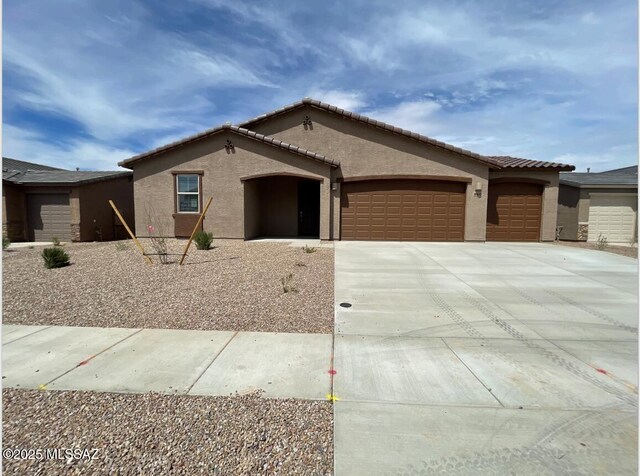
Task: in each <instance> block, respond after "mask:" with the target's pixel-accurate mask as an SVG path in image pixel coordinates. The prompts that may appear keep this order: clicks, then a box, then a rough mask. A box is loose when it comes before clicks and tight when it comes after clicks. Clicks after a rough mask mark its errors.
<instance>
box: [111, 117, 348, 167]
mask: <svg viewBox="0 0 640 476" xmlns="http://www.w3.org/2000/svg"><path fill="white" fill-rule="evenodd" d="M222 131H231V132H234V133H236V134H240V135H243V136H246V137H250V138H252V139H255V140H258V141H260V142H264V143H266V144H271V145H273V146H275V147H279V148H281V149H285V150H289V151H291V152H293V153H295V154H298V155H302V156H303V157H307V158H309V159H313V160H316V161H318V162H322V163H325V164H327V165H330V166H331V167H338V166H339V165H340V162H338V161H337V160H332V159H328V158H327V157H325V156H324V155H321V154H317V153H315V152H312V151H310V150H307V149H303V148H301V147H297V146H295V145H291V144H288V143H286V142H282V141H281V140H278V139H275V138H273V137H269V136H265V135H263V134H258V133H257V132H254V131H250V130H248V129H245V128H243V127H238V126H232V125H231V124H224V125H222V126H218V127H214V128H212V129H208V130H206V131H204V132H200V133H199V134H194V135H192V136H189V137H186V138H184V139H182V140H179V141H176V142H172V143H170V144H167V145H164V146H162V147H158V148H156V149H152V150H150V151H148V152H144V153H142V154H138V155H136V156H134V157H131V158H129V159H126V160H123V161H122V162H120V163H118V165H120V166H122V167H129V166H130V165H131V164H133V163H134V162H137V161H139V160H142V159H146V158H148V157H151V156H153V155H157V154H159V153H161V152H165V151H167V150H171V149H175V148H176V147H179V146H181V145H184V144H187V143H189V142H195V141H198V140H201V139H205V138H207V137H210V136H212V135H214V134H217V133H219V132H222Z"/></svg>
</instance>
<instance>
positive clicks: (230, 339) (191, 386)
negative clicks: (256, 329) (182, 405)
mask: <svg viewBox="0 0 640 476" xmlns="http://www.w3.org/2000/svg"><path fill="white" fill-rule="evenodd" d="M239 333H240V331H235V333H234V334H233V335H232V336H231V337H230V338H229V340H228V341H227V342H226V343H225V344H224V345H223V346H222V349H220V350H219V351H218V353H217V354H216V355H215V356H214V357H213V360H211V362H209V365H207V366H206V367H205V369H204V370H203V371H202V372H200V375H198V377H197V378H196V379H195V380H194V381H193V383H192V384H191V385H189V388H188V389H187V391H186V392H184V394H185V395H188V394H189V392H190V391H191V389H192V388H193V387H194V385H195V384H196V383H198V380H200V379H201V378H202V376H203V375H204V374H205V373H206V372H207V370H209V368H211V366H212V365H213V363H214V362H215V361H216V359H217V358H218V357H220V354H222V352H224V350H225V349H226V348H227V346H228V345H229V344H230V343H231V341H232V340H233V339H235V337H236V336H237V335H238V334H239Z"/></svg>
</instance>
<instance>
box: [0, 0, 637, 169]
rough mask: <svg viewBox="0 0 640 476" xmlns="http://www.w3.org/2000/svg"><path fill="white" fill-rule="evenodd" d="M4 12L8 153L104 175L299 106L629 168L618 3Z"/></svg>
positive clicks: (45, 6)
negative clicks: (150, 152) (130, 159)
mask: <svg viewBox="0 0 640 476" xmlns="http://www.w3.org/2000/svg"><path fill="white" fill-rule="evenodd" d="M4 16H5V31H4V38H3V41H4V44H3V53H4V104H5V106H4V120H5V122H7V123H9V124H11V125H12V126H10V129H9V131H10V133H9V134H5V141H4V146H5V149H9V150H13V151H22V152H24V153H28V154H34V156H38V157H44V158H45V159H46V160H48V159H47V158H48V157H49V158H51V160H53V159H55V160H59V159H60V157H61V156H59V155H57V154H58V153H62V152H66V153H70V154H72V159H73V160H72V161H76V157H78V158H79V157H81V155H83V154H81V152H82V147H81V146H82V145H83V144H84V145H85V146H89V145H92V146H93V147H94V150H93V151H88V152H92V153H93V152H95V153H102V154H104V157H108V159H104V160H103V159H100V160H101V162H99V163H101V164H105V163H111V162H110V161H112V160H113V162H112V165H111V166H112V167H113V166H115V160H116V159H115V157H116V156H118V155H119V154H120V153H121V152H126V151H135V152H140V151H142V150H145V149H148V148H151V147H154V146H157V145H159V144H161V143H162V141H163V140H165V139H167V138H170V139H174V138H179V137H181V136H183V135H189V134H192V133H194V132H197V131H199V130H202V129H205V128H208V127H212V126H214V125H217V124H220V123H222V122H224V121H227V120H230V121H240V120H243V119H246V118H249V117H253V116H255V115H258V114H261V113H264V112H266V111H269V110H272V109H274V108H277V107H280V106H282V105H284V104H289V103H291V102H294V101H296V100H299V99H300V98H302V97H304V96H311V97H314V98H317V99H320V100H322V101H325V102H328V103H331V104H335V105H336V106H339V107H342V108H344V109H348V110H354V111H357V112H361V113H363V114H366V115H368V116H371V117H373V118H376V119H380V120H383V121H385V122H389V123H392V124H394V125H397V126H400V127H403V128H407V129H410V130H416V131H417V132H420V133H423V134H426V135H428V136H432V137H434V138H437V139H440V140H445V141H449V142H452V143H453V144H455V145H459V146H462V147H466V148H469V149H471V150H474V151H477V152H480V153H486V154H511V155H521V156H526V157H530V158H535V159H545V160H551V159H557V158H558V157H564V158H565V159H566V160H569V161H574V162H575V163H576V165H578V166H579V167H580V168H584V166H585V165H584V164H590V165H589V166H592V167H599V166H601V165H598V164H603V163H610V164H611V166H612V167H613V166H621V165H625V164H627V163H632V162H635V161H636V160H637V157H636V155H637V154H636V146H635V144H636V141H637V118H636V116H637V78H638V71H637V41H636V38H637V21H636V18H637V4H636V3H634V2H631V1H630V0H611V1H610V2H606V3H602V2H598V1H595V0H585V1H584V2H504V1H501V0H493V1H492V2H490V3H488V4H486V3H483V4H479V3H478V2H472V1H468V0H460V1H457V2H441V3H433V2H427V3H425V2H421V1H418V0H409V1H408V2H406V3H403V5H402V7H398V5H396V4H392V3H389V2H386V1H383V0H368V1H366V2H365V1H364V0H354V1H351V2H348V3H346V4H344V5H341V7H340V8H339V9H338V8H335V6H334V5H332V4H329V3H326V4H318V3H314V2H278V1H277V0H264V1H261V2H235V1H232V0H189V1H186V2H180V3H171V4H165V3H153V4H152V3H148V2H147V1H146V0H137V1H125V0H113V1H110V2H99V1H98V0H68V1H65V2H56V3H47V2H44V3H43V2H35V0H22V1H20V2H11V3H10V4H7V5H5V11H4ZM355 19H357V21H354V20H355ZM34 25H37V28H34ZM60 122H63V123H64V127H63V126H60ZM11 127H13V128H14V129H11ZM15 128H19V131H20V132H17V131H16V129H15ZM25 134H26V135H25ZM29 134H31V135H29ZM47 148H52V149H55V151H56V152H55V153H49V152H48V151H47V150H46V149H47ZM18 158H20V157H18ZM22 158H24V159H25V160H33V157H28V156H23V157H22ZM602 166H604V165H602Z"/></svg>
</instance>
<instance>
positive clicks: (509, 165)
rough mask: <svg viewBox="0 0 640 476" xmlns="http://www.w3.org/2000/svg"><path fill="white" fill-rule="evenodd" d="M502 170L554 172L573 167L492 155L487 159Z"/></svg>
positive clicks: (557, 163) (572, 167) (572, 168)
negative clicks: (551, 170) (552, 170)
mask: <svg viewBox="0 0 640 476" xmlns="http://www.w3.org/2000/svg"><path fill="white" fill-rule="evenodd" d="M487 158H488V159H489V160H491V161H492V162H495V163H496V164H498V165H499V166H500V167H502V168H503V169H554V170H567V171H569V170H575V167H574V166H573V165H569V164H562V163H559V162H545V161H542V160H531V159H521V158H518V157H510V156H508V155H493V156H488V157H487Z"/></svg>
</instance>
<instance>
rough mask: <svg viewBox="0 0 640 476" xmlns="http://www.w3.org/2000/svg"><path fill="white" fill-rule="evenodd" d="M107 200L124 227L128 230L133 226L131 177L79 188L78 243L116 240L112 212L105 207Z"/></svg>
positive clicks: (109, 207) (108, 207)
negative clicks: (116, 208) (119, 214)
mask: <svg viewBox="0 0 640 476" xmlns="http://www.w3.org/2000/svg"><path fill="white" fill-rule="evenodd" d="M109 200H113V202H114V203H115V204H116V206H117V207H118V210H119V211H120V213H121V214H122V216H123V218H124V219H125V220H126V222H127V224H128V225H129V226H130V227H133V226H134V209H133V179H132V178H131V177H120V178H116V179H112V180H106V181H103V182H96V183H90V184H86V185H82V186H81V187H79V204H80V239H81V241H94V240H100V241H108V240H113V239H115V236H114V231H115V230H114V216H113V209H112V208H111V206H110V205H109V203H108V201H109ZM116 220H117V218H116ZM118 223H119V220H118ZM96 228H98V229H99V230H100V234H98V233H97V232H96ZM134 232H135V230H134Z"/></svg>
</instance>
